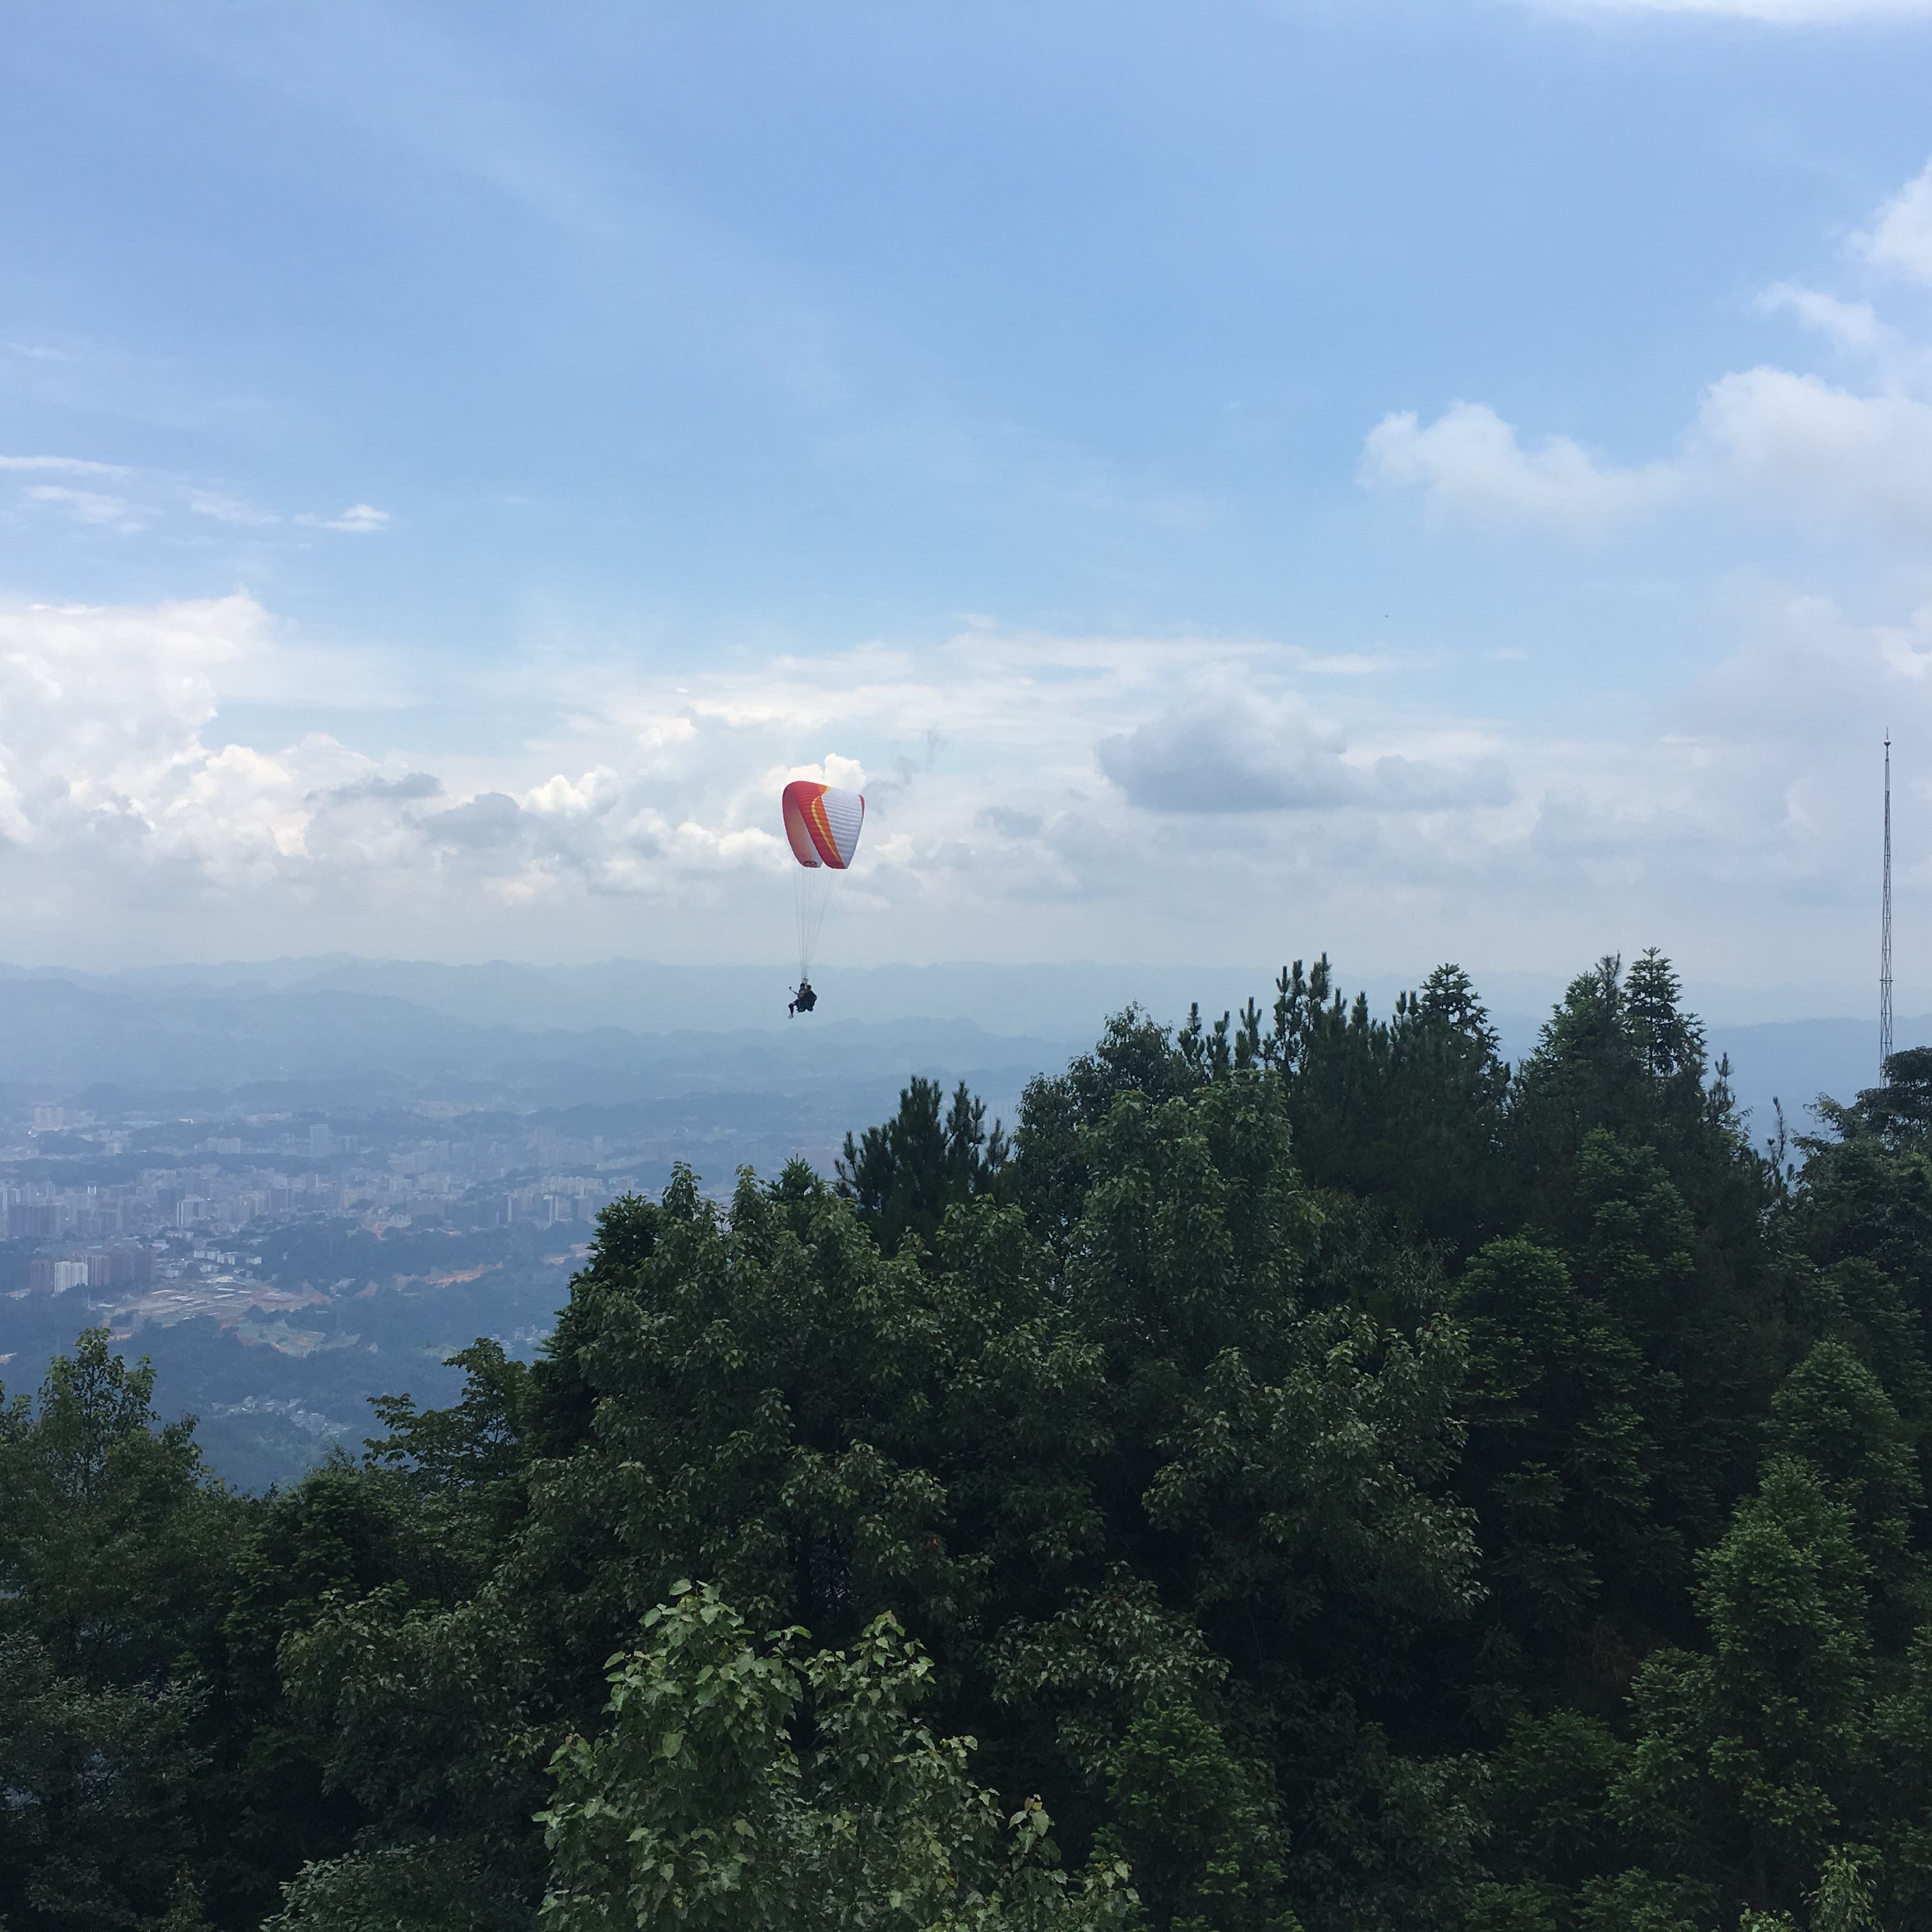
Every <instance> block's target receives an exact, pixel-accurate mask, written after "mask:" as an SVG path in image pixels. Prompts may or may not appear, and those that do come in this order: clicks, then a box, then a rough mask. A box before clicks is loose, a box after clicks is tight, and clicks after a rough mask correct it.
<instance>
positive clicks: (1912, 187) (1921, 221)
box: [1858, 162, 1932, 282]
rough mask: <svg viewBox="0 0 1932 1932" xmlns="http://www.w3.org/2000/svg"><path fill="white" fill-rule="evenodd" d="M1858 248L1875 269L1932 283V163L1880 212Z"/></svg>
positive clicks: (1907, 183)
mask: <svg viewBox="0 0 1932 1932" xmlns="http://www.w3.org/2000/svg"><path fill="white" fill-rule="evenodd" d="M1858 245H1859V248H1860V249H1861V251H1862V252H1863V254H1864V257H1865V259H1866V260H1867V261H1868V262H1870V263H1871V264H1872V266H1873V267H1874V268H1878V269H1887V270H1888V271H1890V272H1891V273H1892V274H1894V275H1901V276H1903V277H1904V278H1906V279H1907V280H1908V281H1915V282H1932V162H1928V163H1927V164H1926V166H1925V167H1924V169H1923V171H1922V172H1920V173H1919V174H1918V175H1915V176H1914V178H1912V180H1910V181H1907V182H1906V184H1905V185H1904V187H1902V188H1900V190H1899V191H1898V192H1897V194H1895V195H1894V196H1893V197H1892V198H1891V200H1890V201H1888V202H1886V203H1885V206H1884V207H1883V208H1880V209H1879V213H1878V219H1877V220H1876V221H1875V222H1874V223H1873V225H1872V228H1871V231H1870V233H1869V234H1866V235H1862V236H1860V237H1859V238H1858Z"/></svg>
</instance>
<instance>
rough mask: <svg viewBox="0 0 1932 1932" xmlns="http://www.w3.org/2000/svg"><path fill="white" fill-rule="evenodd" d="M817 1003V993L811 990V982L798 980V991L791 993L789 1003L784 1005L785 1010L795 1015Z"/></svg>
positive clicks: (806, 1010) (806, 1011)
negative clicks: (786, 1005)
mask: <svg viewBox="0 0 1932 1932" xmlns="http://www.w3.org/2000/svg"><path fill="white" fill-rule="evenodd" d="M817 1004H818V995H817V994H816V993H814V992H813V991H812V990H811V981H810V980H799V983H798V991H797V992H796V993H794V994H793V995H792V1000H791V1004H790V1006H788V1007H786V1009H785V1011H786V1012H787V1013H790V1014H792V1015H793V1016H796V1015H798V1014H799V1013H810V1012H811V1010H812V1008H813V1007H815V1006H817Z"/></svg>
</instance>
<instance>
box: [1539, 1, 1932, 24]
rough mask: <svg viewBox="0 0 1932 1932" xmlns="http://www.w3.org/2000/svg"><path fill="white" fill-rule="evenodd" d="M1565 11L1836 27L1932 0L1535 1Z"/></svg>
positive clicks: (1905, 15)
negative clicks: (1694, 16)
mask: <svg viewBox="0 0 1932 1932" xmlns="http://www.w3.org/2000/svg"><path fill="white" fill-rule="evenodd" d="M1535 4H1538V5H1540V6H1541V7H1542V8H1543V9H1544V10H1546V11H1550V12H1555V13H1709V14H1715V15H1718V16H1720V17H1723V18H1724V19H1727V20H1769V21H1773V22H1782V23H1785V24H1787V25H1793V26H1799V25H1802V26H1835V25H1838V24H1840V23H1849V22H1852V21H1854V20H1928V19H1932V0H1535Z"/></svg>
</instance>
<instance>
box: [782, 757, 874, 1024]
mask: <svg viewBox="0 0 1932 1932" xmlns="http://www.w3.org/2000/svg"><path fill="white" fill-rule="evenodd" d="M781 803H782V806H783V809H784V829H785V839H786V842H787V844H790V847H791V855H792V856H793V858H794V859H796V860H797V861H798V863H797V864H796V865H795V866H794V867H793V869H792V875H791V876H792V886H793V898H794V900H795V901H796V907H797V911H798V977H799V989H800V991H801V992H803V993H806V994H808V995H809V992H810V987H811V962H812V958H813V956H814V954H815V953H817V950H818V935H819V929H820V927H822V926H823V925H824V923H825V908H826V901H827V900H828V899H829V897H830V891H831V883H832V880H834V879H835V878H837V877H839V876H840V875H841V874H842V873H844V871H845V870H846V869H847V867H848V866H850V864H851V862H852V855H853V853H855V852H856V851H857V850H858V849H859V828H860V827H861V826H862V825H863V824H864V823H865V798H864V796H863V795H862V793H858V792H856V791H847V790H844V789H843V788H842V787H839V786H838V785H828V784H820V783H819V782H818V781H817V780H816V779H814V778H793V780H792V781H791V783H790V784H788V785H787V786H786V787H785V788H784V796H783V798H782V800H781ZM814 1004H815V1000H814V999H813V998H804V999H800V1000H798V1001H794V1002H793V1010H794V1011H796V1012H800V1013H809V1012H811V1009H812V1006H813V1005H814Z"/></svg>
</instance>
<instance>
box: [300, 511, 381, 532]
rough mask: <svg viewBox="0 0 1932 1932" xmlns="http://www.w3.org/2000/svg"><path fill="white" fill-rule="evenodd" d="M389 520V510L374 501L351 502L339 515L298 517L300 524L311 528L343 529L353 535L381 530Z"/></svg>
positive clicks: (305, 515) (306, 515)
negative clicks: (381, 508)
mask: <svg viewBox="0 0 1932 1932" xmlns="http://www.w3.org/2000/svg"><path fill="white" fill-rule="evenodd" d="M296 522H297V523H306V524H308V526H310V527H311V529H324V530H343V531H346V532H347V533H348V534H349V535H351V536H367V535H368V534H369V533H370V532H371V531H372V530H380V529H382V528H383V526H384V525H385V524H386V523H388V522H389V511H387V510H379V509H377V507H376V506H375V505H374V503H351V504H350V506H349V507H348V508H347V509H346V510H344V511H343V513H342V514H341V516H339V517H317V516H311V515H308V514H304V515H302V516H299V517H296Z"/></svg>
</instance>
